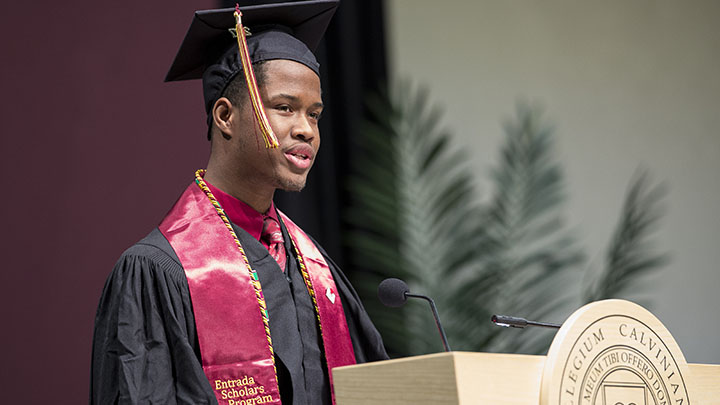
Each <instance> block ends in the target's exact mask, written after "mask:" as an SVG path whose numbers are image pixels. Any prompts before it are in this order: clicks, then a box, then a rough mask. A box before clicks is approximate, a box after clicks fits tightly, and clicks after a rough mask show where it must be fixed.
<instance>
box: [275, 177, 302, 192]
mask: <svg viewBox="0 0 720 405" xmlns="http://www.w3.org/2000/svg"><path fill="white" fill-rule="evenodd" d="M305 182H306V181H305V179H304V178H303V179H283V181H282V182H281V184H280V187H279V189H281V190H283V191H289V192H293V191H294V192H299V191H302V189H304V188H305Z"/></svg>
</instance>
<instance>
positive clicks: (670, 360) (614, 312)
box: [540, 300, 691, 405]
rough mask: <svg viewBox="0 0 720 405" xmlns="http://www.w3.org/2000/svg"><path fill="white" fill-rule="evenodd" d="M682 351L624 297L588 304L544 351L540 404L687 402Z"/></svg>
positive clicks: (657, 404)
mask: <svg viewBox="0 0 720 405" xmlns="http://www.w3.org/2000/svg"><path fill="white" fill-rule="evenodd" d="M687 375H689V373H688V365H687V363H686V361H685V357H684V356H683V354H682V352H681V351H680V348H679V346H678V345H677V343H676V342H675V339H673V337H672V335H671V334H670V332H668V330H667V329H666V328H665V326H663V324H662V323H661V322H660V321H659V320H658V319H657V318H656V317H655V316H654V315H653V314H651V313H650V312H649V311H647V310H646V309H644V308H643V307H641V306H639V305H637V304H634V303H632V302H629V301H623V300H605V301H598V302H595V303H592V304H588V305H586V306H584V307H582V308H580V309H579V310H578V311H576V312H575V313H574V314H573V315H571V316H570V318H568V320H566V321H565V323H564V324H563V326H562V328H560V330H559V331H558V333H557V335H556V337H555V339H554V340H553V343H552V345H551V346H550V350H549V351H548V356H547V360H546V363H545V368H544V370H543V376H542V385H541V391H540V404H542V405H551V404H552V405H555V404H562V405H670V404H672V405H687V404H690V403H691V402H690V394H689V393H688V389H687V386H686V378H685V376H687Z"/></svg>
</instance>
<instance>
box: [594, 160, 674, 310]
mask: <svg viewBox="0 0 720 405" xmlns="http://www.w3.org/2000/svg"><path fill="white" fill-rule="evenodd" d="M665 192H666V191H665V187H664V186H663V185H662V184H658V185H654V186H651V184H650V179H649V176H648V174H647V173H646V172H642V171H641V172H639V173H638V174H636V176H635V177H634V179H633V180H632V181H631V183H630V186H629V187H628V192H627V194H626V197H625V202H624V204H623V208H622V213H621V216H620V221H619V222H618V224H617V227H616V229H615V232H614V235H613V238H612V240H611V241H610V245H609V247H608V249H607V253H606V256H605V267H604V268H603V269H602V270H601V271H600V272H599V274H597V275H596V276H595V278H594V279H592V278H591V281H590V282H589V283H588V284H587V286H586V288H585V291H584V296H583V300H584V302H592V301H597V300H601V299H608V298H619V297H624V298H628V296H630V295H632V294H634V293H637V290H638V285H639V284H640V283H638V281H639V280H640V279H642V277H643V276H645V275H647V273H648V272H650V271H651V270H654V269H656V268H659V267H662V266H664V265H665V264H666V263H667V262H668V261H669V256H668V255H667V254H658V253H654V252H652V251H651V241H650V240H649V234H650V233H651V231H653V230H654V228H655V227H656V226H657V224H658V220H659V218H660V216H661V213H660V207H659V203H660V201H661V199H662V197H663V196H664V194H665ZM644 304H645V305H646V306H648V305H649V303H644Z"/></svg>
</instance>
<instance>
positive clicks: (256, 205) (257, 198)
mask: <svg viewBox="0 0 720 405" xmlns="http://www.w3.org/2000/svg"><path fill="white" fill-rule="evenodd" d="M236 177H237V176H236ZM228 178H230V176H225V175H221V174H220V172H219V171H218V170H213V168H212V165H210V164H208V168H207V171H206V173H205V180H206V181H207V182H208V183H210V184H212V185H213V186H215V187H217V188H219V189H220V190H222V191H224V192H225V193H227V194H229V195H231V196H233V197H235V198H237V199H238V200H240V201H242V202H244V203H245V204H247V205H249V206H250V207H252V208H253V209H254V210H255V211H257V212H259V213H266V212H267V210H268V209H269V208H270V205H271V204H272V199H273V194H274V189H267V188H266V187H256V186H251V185H247V184H241V182H239V181H228V180H227V179H228Z"/></svg>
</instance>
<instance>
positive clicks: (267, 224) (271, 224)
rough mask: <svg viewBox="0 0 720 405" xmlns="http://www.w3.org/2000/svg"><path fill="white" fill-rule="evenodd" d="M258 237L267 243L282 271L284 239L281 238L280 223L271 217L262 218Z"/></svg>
mask: <svg viewBox="0 0 720 405" xmlns="http://www.w3.org/2000/svg"><path fill="white" fill-rule="evenodd" d="M260 239H262V240H263V242H265V243H266V244H267V247H268V251H269V252H270V255H271V256H272V257H273V259H275V261H276V262H277V264H278V265H279V266H280V269H281V270H282V271H285V261H286V260H287V259H286V257H285V241H284V240H283V235H282V231H281V230H280V224H279V223H278V221H276V220H275V219H274V218H272V217H265V219H264V220H263V229H262V236H261V237H260Z"/></svg>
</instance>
